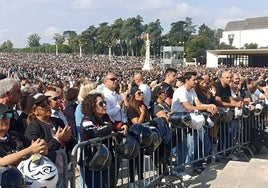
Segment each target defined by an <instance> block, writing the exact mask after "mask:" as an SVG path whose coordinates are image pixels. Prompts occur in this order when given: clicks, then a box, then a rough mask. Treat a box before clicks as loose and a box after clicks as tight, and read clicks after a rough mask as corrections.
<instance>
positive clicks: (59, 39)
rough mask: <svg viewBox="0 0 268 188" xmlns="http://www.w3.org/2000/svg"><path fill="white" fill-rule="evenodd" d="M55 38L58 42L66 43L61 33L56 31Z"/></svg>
mask: <svg viewBox="0 0 268 188" xmlns="http://www.w3.org/2000/svg"><path fill="white" fill-rule="evenodd" d="M53 39H54V40H55V43H56V44H63V43H64V37H63V36H62V35H61V34H59V33H55V34H54V36H53Z"/></svg>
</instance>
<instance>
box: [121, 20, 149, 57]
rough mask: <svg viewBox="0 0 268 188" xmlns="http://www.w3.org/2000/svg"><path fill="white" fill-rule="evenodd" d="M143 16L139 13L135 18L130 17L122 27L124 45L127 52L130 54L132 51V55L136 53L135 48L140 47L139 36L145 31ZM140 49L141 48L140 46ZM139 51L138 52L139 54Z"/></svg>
mask: <svg viewBox="0 0 268 188" xmlns="http://www.w3.org/2000/svg"><path fill="white" fill-rule="evenodd" d="M142 22H143V18H142V17H141V16H140V15H137V16H136V17H135V18H128V19H127V20H126V21H125V22H124V24H123V26H122V29H121V35H122V40H123V45H124V47H125V51H126V54H125V55H128V53H129V52H131V54H132V56H133V55H134V49H138V48H139V47H138V46H137V45H138V44H140V40H139V39H138V38H137V37H138V36H141V35H142V34H145V33H144V31H145V30H144V26H143V25H142ZM139 49H140V48H139ZM137 53H138V52H136V54H137Z"/></svg>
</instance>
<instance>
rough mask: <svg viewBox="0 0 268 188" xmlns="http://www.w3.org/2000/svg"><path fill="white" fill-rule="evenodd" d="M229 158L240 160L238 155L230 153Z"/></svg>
mask: <svg viewBox="0 0 268 188" xmlns="http://www.w3.org/2000/svg"><path fill="white" fill-rule="evenodd" d="M228 159H230V160H232V161H238V160H239V158H238V157H236V156H235V155H234V154H230V155H229V156H228Z"/></svg>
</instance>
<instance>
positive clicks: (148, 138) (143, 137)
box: [128, 123, 152, 147]
mask: <svg viewBox="0 0 268 188" xmlns="http://www.w3.org/2000/svg"><path fill="white" fill-rule="evenodd" d="M128 133H129V134H130V135H131V136H133V137H134V138H136V139H137V141H138V142H139V143H140V147H148V146H149V145H150V144H151V142H152V131H151V129H150V128H149V127H146V126H144V125H143V124H141V123H137V124H134V125H132V126H131V127H130V128H129V131H128Z"/></svg>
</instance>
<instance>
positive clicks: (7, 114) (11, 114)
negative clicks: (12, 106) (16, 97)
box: [0, 112, 13, 120]
mask: <svg viewBox="0 0 268 188" xmlns="http://www.w3.org/2000/svg"><path fill="white" fill-rule="evenodd" d="M5 117H7V118H9V119H10V118H12V117H13V113H12V112H6V113H3V114H0V120H2V119H4V118H5Z"/></svg>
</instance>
